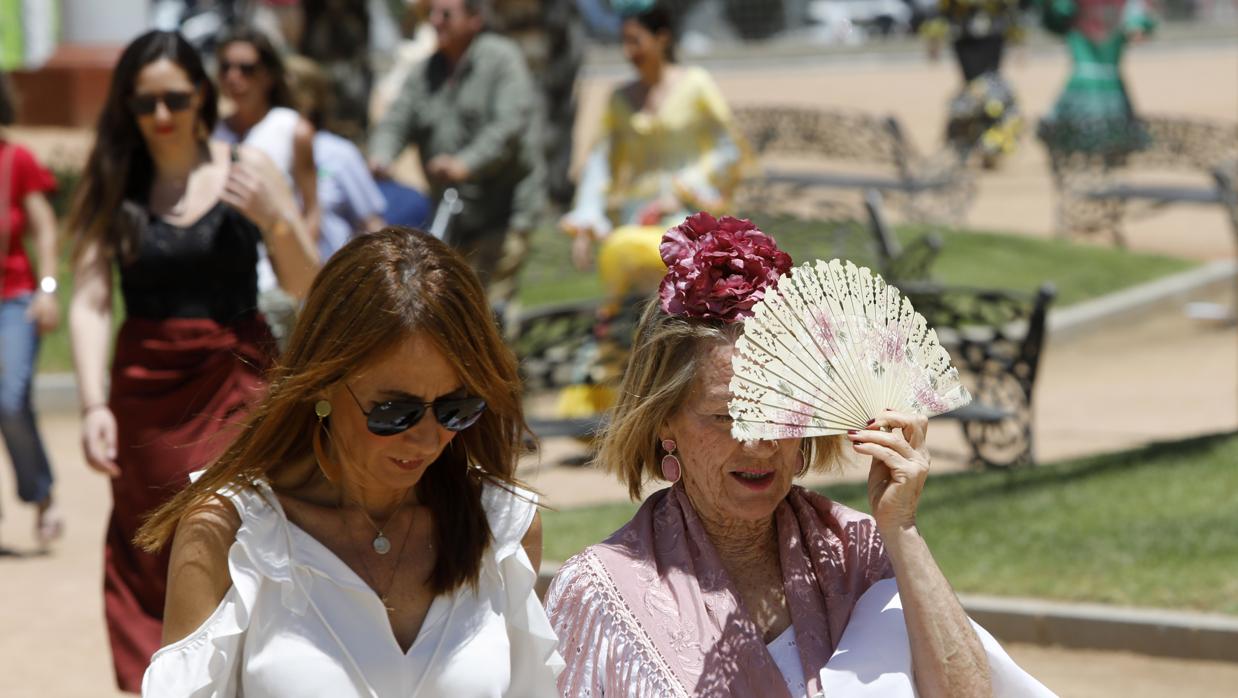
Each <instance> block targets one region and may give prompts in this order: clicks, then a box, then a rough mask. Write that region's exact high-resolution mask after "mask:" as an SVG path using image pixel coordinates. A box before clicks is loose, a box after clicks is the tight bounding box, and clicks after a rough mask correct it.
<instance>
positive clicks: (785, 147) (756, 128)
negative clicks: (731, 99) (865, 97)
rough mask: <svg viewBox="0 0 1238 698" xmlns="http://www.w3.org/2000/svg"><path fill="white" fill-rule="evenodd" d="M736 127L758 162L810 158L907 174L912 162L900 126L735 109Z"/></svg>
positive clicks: (811, 110) (847, 115)
mask: <svg viewBox="0 0 1238 698" xmlns="http://www.w3.org/2000/svg"><path fill="white" fill-rule="evenodd" d="M735 122H736V125H737V126H738V128H739V130H740V132H741V133H743V134H744V136H745V137H746V138H747V139H748V142H749V143H750V144H751V145H752V148H753V150H754V151H756V153H757V155H758V156H761V157H765V156H770V155H787V156H808V157H813V158H826V159H835V160H847V161H854V162H863V163H873V164H884V165H890V166H893V167H894V168H896V169H897V170H898V171H899V172H900V173H903V174H905V173H906V172H908V171H909V168H910V166H911V162H912V161H913V160H914V159H915V158H916V154H915V153H914V152H913V151H912V149H911V146H910V144H909V143H908V141H907V139H906V138H904V137H903V131H902V128H900V127H899V125H898V121H897V120H895V119H894V117H890V116H875V115H873V114H866V113H864V112H858V111H844V110H833V109H820V108H817V107H789V106H787V107H756V106H750V107H737V108H736V109H735Z"/></svg>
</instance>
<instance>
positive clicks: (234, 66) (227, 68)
mask: <svg viewBox="0 0 1238 698" xmlns="http://www.w3.org/2000/svg"><path fill="white" fill-rule="evenodd" d="M259 65H260V64H259V63H243V62H241V61H236V62H233V61H220V62H219V76H220V77H223V76H225V75H227V74H228V73H229V72H231V71H232V70H239V71H241V75H244V76H245V77H247V78H252V77H253V76H254V73H257V72H258V66H259Z"/></svg>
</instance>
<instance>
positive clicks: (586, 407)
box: [558, 67, 750, 418]
mask: <svg viewBox="0 0 1238 698" xmlns="http://www.w3.org/2000/svg"><path fill="white" fill-rule="evenodd" d="M633 91H634V86H633V85H625V86H621V87H619V88H617V89H615V91H614V92H612V93H611V96H610V100H609V102H608V103H607V106H606V111H605V113H604V114H603V116H602V125H601V126H602V127H601V133H600V134H599V137H598V140H597V142H596V143H595V145H594V146H593V148H592V150H591V151H590V153H589V158H588V160H587V161H586V163H585V167H584V170H583V171H582V172H581V177H580V184H579V186H578V187H577V189H576V200H575V202H574V206H573V208H572V210H571V211H570V212H568V214H567V215H566V216H565V217H564V224H565V227H567V228H568V229H575V230H591V231H593V233H594V234H595V235H596V237H597V238H598V239H599V240H600V242H599V247H598V253H597V267H598V274H599V276H600V278H601V281H602V287H603V288H604V289H605V291H606V295H607V303H605V304H604V306H603V308H602V310H601V311H600V313H599V318H598V322H599V328H600V331H598V332H597V333H595V334H596V337H595V344H594V345H593V346H591V347H589V350H588V351H586V352H584V353H583V356H582V365H581V366H579V367H578V371H577V375H578V377H579V380H578V382H577V384H575V385H572V386H569V387H567V388H564V389H563V391H562V392H561V393H560V395H559V401H558V413H559V415H560V416H561V417H565V418H581V417H588V416H592V415H596V414H599V413H601V412H604V411H605V410H606V409H607V408H609V407H610V405H611V404H612V403H613V401H614V394H615V386H616V385H617V384H618V381H619V377H620V375H621V372H622V369H623V367H624V365H625V364H626V363H627V344H628V342H629V340H630V337H620V336H613V335H614V334H615V333H613V332H609V331H608V330H609V329H612V328H625V327H626V326H627V325H628V323H622V322H619V323H613V322H612V321H613V320H614V318H615V316H616V315H618V314H620V313H623V312H627V311H630V310H631V309H632V308H633V307H635V306H634V305H633V303H632V299H633V298H634V297H647V296H649V295H651V294H653V293H655V292H656V291H657V288H658V283H659V282H660V281H661V280H662V276H663V275H664V274H665V273H666V265H665V264H663V263H662V257H661V254H660V253H659V252H658V246H659V244H660V243H661V241H662V235H663V233H665V232H666V229H667V228H669V227H671V226H673V225H677V224H678V223H681V222H682V221H683V219H684V218H686V217H687V216H688V215H690V214H692V213H695V212H696V211H699V210H703V209H711V210H710V212H711V213H713V214H715V215H721V214H724V213H726V212H727V208H728V207H729V205H730V201H731V195H732V194H733V192H734V189H735V185H736V183H737V182H738V181H739V178H740V176H741V174H742V173H743V171H744V168H745V167H746V166H747V164H748V162H749V160H750V158H749V155H748V148H747V146H746V144H745V143H744V141H743V138H742V136H740V134H739V132H738V131H737V130H736V128H735V125H734V121H733V119H732V116H731V110H730V108H729V107H728V106H727V104H726V101H725V100H724V99H723V97H722V92H721V91H720V90H719V89H718V86H717V84H716V83H714V81H713V78H711V77H710V76H709V73H707V72H706V71H705V70H703V69H701V68H697V67H685V68H682V69H681V71H680V73H679V75H678V76H677V77H676V78H675V81H674V83H673V84H672V85H671V87H670V91H669V92H668V93H667V94H666V96H665V98H664V99H663V100H662V103H661V104H660V105H659V106H658V107H657V109H656V110H654V111H652V112H650V111H644V110H640V109H639V108H637V107H636V106H635V105H634V104H633V102H632V99H631V97H630V96H629V95H630V94H632V93H633Z"/></svg>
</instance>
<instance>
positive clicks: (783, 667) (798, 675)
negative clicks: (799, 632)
mask: <svg viewBox="0 0 1238 698" xmlns="http://www.w3.org/2000/svg"><path fill="white" fill-rule="evenodd" d="M765 649H767V650H769V656H770V657H773V659H774V665H775V666H777V667H778V671H779V672H780V673H781V674H782V680H783V681H784V682H785V683H786V684H787V692H788V693H790V694H791V698H804V697H805V696H807V695H808V684H807V683H806V682H805V681H804V662H803V661H802V660H801V659H800V648H799V646H798V645H796V644H795V626H794V625H788V626H787V629H786V630H784V631H782V634H780V635H779V636H778V637H776V638H774V639H773V640H772V641H771V642H770V643H769V644H768V645H766V646H765Z"/></svg>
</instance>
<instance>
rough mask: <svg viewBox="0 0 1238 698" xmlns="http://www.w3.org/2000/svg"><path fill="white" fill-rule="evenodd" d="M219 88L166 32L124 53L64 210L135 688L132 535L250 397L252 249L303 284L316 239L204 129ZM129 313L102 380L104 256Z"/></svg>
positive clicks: (256, 389)
mask: <svg viewBox="0 0 1238 698" xmlns="http://www.w3.org/2000/svg"><path fill="white" fill-rule="evenodd" d="M215 115H216V114H215V89H214V86H213V85H212V84H211V81H210V79H209V78H208V77H207V75H206V72H205V70H204V69H203V67H202V63H201V60H200V59H199V58H198V55H197V53H196V52H195V51H194V49H193V47H192V46H190V45H189V44H188V43H187V42H186V41H185V40H184V39H183V38H182V37H181V36H180V35H179V34H176V33H172V32H159V31H156V32H149V33H147V34H144V35H142V36H140V37H138V38H137V39H135V40H134V41H133V43H131V44H130V45H129V46H128V47H126V48H125V50H124V51H123V52H122V54H121V56H120V59H119V61H118V63H117V65H116V69H115V71H114V73H113V78H112V84H111V87H110V88H109V92H108V97H107V102H106V103H105V105H104V108H103V112H102V114H101V115H100V117H99V122H98V130H97V133H96V139H95V145H94V149H93V150H92V151H91V154H90V158H89V160H88V162H87V165H86V170H85V172H84V173H83V176H82V181H81V184H80V185H79V187H78V190H77V198H76V200H75V202H74V206H73V210H72V211H71V213H70V218H69V230H70V231H71V232H72V235H73V236H74V250H73V264H74V276H73V279H74V288H73V296H72V300H71V302H70V307H69V329H70V333H71V337H72V343H73V358H74V363H75V366H76V369H77V386H78V395H79V398H80V400H81V405H82V445H83V447H84V450H85V455H86V460H87V462H88V463H89V465H90V466H91V467H93V468H95V469H96V470H99V471H101V472H103V473H105V474H107V475H108V476H110V477H111V484H112V499H113V509H112V515H111V520H110V522H109V524H108V531H107V542H106V545H107V548H106V554H105V556H104V559H105V570H104V608H105V611H106V615H107V622H108V633H109V636H110V640H111V645H112V656H113V661H114V664H115V669H116V676H117V681H118V683H119V685H120V687H121V688H122V689H123V690H127V691H135V692H136V691H137V690H138V689H139V687H140V684H141V679H142V673H143V672H144V671H145V669H146V664H147V661H148V659H149V658H150V655H151V653H152V652H154V651H155V650H156V649H158V647H159V644H160V632H161V631H160V622H161V619H162V616H163V597H164V587H165V574H166V570H167V564H168V558H167V556H166V555H151V554H148V553H145V552H142V551H140V550H138V549H137V548H135V547H134V546H133V544H132V542H131V541H132V539H133V535H134V533H135V532H136V531H137V529H138V525H139V524H140V523H141V521H142V518H143V517H144V516H145V515H146V513H147V512H149V511H150V510H151V509H153V508H155V507H158V506H159V505H161V504H163V503H164V502H165V501H166V500H167V499H168V497H170V496H171V495H172V494H173V493H175V492H176V491H177V490H179V489H180V488H182V487H184V486H185V485H186V484H187V483H188V474H189V473H190V472H192V471H194V470H197V469H200V468H202V467H204V466H205V465H206V464H208V463H210V462H211V460H213V459H214V458H215V457H216V456H218V455H219V453H220V452H221V451H222V450H223V446H224V445H225V439H226V437H227V436H228V435H230V433H231V432H230V431H229V430H228V429H227V425H228V424H229V422H230V421H235V418H236V414H237V413H238V412H240V411H243V410H244V409H245V408H246V406H247V405H248V404H249V403H251V402H253V401H254V400H255V399H256V398H257V397H258V395H259V394H260V392H261V389H262V377H263V376H262V374H263V371H264V370H265V368H266V367H267V366H268V365H269V363H270V357H271V354H272V344H273V342H272V340H271V335H270V331H269V330H268V329H267V326H266V324H265V322H264V321H263V320H262V318H261V316H260V315H258V313H257V312H256V307H257V273H256V264H257V261H258V245H259V243H263V242H265V244H266V246H267V248H268V249H269V250H270V253H271V256H272V258H273V259H274V261H275V268H276V270H277V271H278V272H279V274H280V279H281V282H282V283H283V284H284V285H285V286H286V287H287V288H289V289H291V290H292V292H293V293H297V294H299V295H304V292H305V289H307V288H308V287H309V283H310V280H311V279H312V278H313V274H314V272H315V270H316V259H315V255H314V250H313V248H312V246H311V243H310V241H309V237H308V234H307V233H306V231H305V226H304V224H303V223H302V221H301V218H300V215H299V214H298V212H297V210H296V204H295V201H294V199H293V196H292V192H291V190H290V189H289V187H288V186H287V184H286V183H285V182H284V179H283V177H281V176H280V174H279V172H278V171H277V170H276V169H275V166H274V165H273V164H272V163H271V162H270V160H269V158H267V157H266V156H265V155H263V154H262V153H260V152H258V151H255V150H252V149H249V148H231V147H229V146H228V145H226V144H223V143H218V142H212V141H210V140H209V138H208V134H209V133H210V131H211V128H212V127H213V126H214V123H215ZM114 268H115V269H117V270H119V280H120V291H121V295H122V297H123V299H124V309H125V320H124V323H123V324H122V325H121V327H120V331H119V334H118V335H117V337H116V341H115V347H114V349H115V352H114V353H115V356H114V359H113V361H112V371H111V377H110V385H111V387H110V392H109V390H108V388H107V384H108V383H109V380H108V374H107V370H106V368H107V360H108V355H109V353H111V352H110V351H109V344H110V342H109V336H110V335H111V332H112V311H113V307H114V304H113V299H112V296H113V291H114V288H113V278H114V277H113V269H114Z"/></svg>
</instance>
